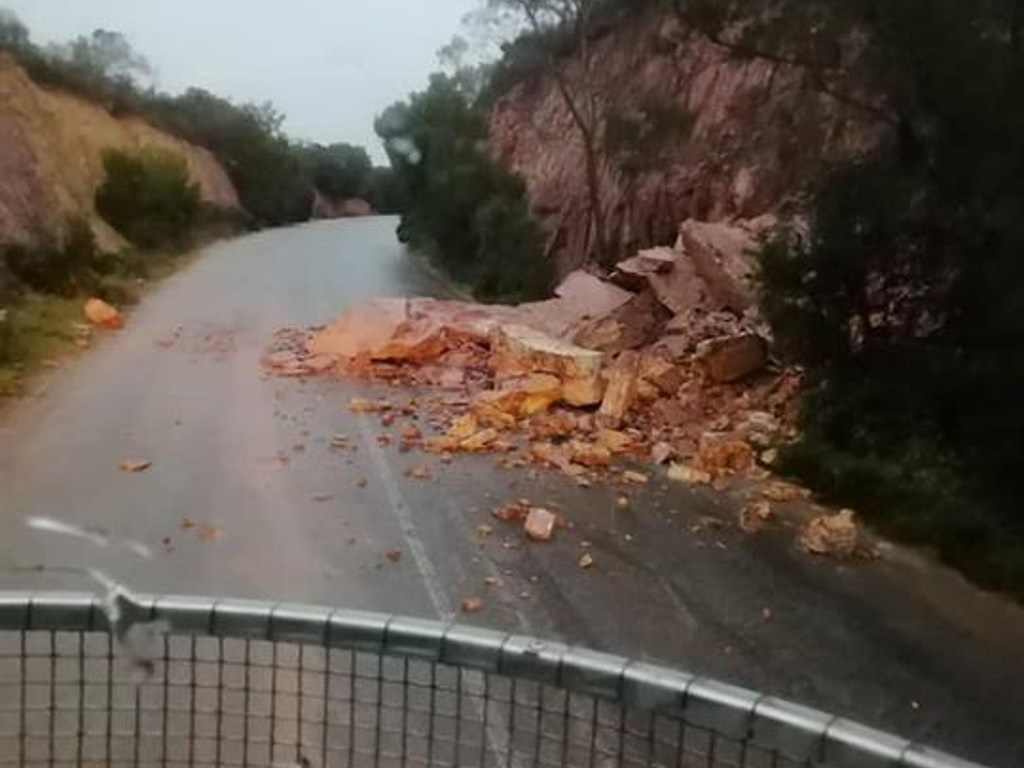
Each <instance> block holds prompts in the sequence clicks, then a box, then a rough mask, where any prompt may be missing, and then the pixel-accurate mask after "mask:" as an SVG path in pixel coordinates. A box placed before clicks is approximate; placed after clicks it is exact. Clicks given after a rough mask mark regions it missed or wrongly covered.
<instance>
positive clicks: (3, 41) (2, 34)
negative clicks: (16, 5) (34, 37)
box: [0, 8, 30, 52]
mask: <svg viewBox="0 0 1024 768" xmlns="http://www.w3.org/2000/svg"><path fill="white" fill-rule="evenodd" d="M29 45H30V42H29V34H28V27H26V26H25V25H24V24H22V23H21V19H19V18H18V17H17V16H16V15H15V14H14V13H13V12H12V11H9V10H7V9H6V8H0V50H5V51H14V52H20V51H24V50H25V49H27V48H28V47H29Z"/></svg>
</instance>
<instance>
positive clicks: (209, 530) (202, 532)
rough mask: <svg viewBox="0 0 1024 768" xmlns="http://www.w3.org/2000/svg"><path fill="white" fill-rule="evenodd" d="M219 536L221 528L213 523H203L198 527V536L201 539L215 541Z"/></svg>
mask: <svg viewBox="0 0 1024 768" xmlns="http://www.w3.org/2000/svg"><path fill="white" fill-rule="evenodd" d="M220 537H221V530H220V528H218V527H217V526H216V525H214V524H213V523H203V526H202V527H201V528H200V529H199V538H200V539H202V540H203V541H216V540H217V539H219V538H220Z"/></svg>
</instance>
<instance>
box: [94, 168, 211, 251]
mask: <svg viewBox="0 0 1024 768" xmlns="http://www.w3.org/2000/svg"><path fill="white" fill-rule="evenodd" d="M103 167H104V170H105V171H106V179H105V180H104V182H103V184H102V185H101V186H100V188H99V190H97V192H96V209H97V210H98V211H99V213H100V215H101V216H102V217H103V218H104V219H106V220H107V222H108V223H109V224H110V225H111V226H112V227H114V229H116V230H117V231H118V232H120V233H121V235H123V236H124V237H125V239H127V240H129V241H130V242H131V243H133V244H134V245H136V246H138V247H140V248H145V249H155V248H161V247H168V246H170V247H175V248H180V247H182V246H184V245H185V243H186V242H187V239H188V237H189V235H190V234H191V232H192V229H193V226H194V225H195V223H196V220H197V217H198V215H199V203H200V197H199V189H198V187H197V186H196V185H195V184H193V183H192V182H191V181H190V179H189V174H188V167H187V166H186V164H185V161H184V160H183V159H182V158H180V157H179V156H177V155H174V154H171V153H168V152H163V151H159V150H154V149H146V150H143V151H141V152H139V153H138V154H135V155H132V154H128V153H127V152H120V151H110V152H107V153H106V154H105V155H104V157H103Z"/></svg>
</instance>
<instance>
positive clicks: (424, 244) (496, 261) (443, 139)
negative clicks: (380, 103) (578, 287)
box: [376, 74, 551, 300]
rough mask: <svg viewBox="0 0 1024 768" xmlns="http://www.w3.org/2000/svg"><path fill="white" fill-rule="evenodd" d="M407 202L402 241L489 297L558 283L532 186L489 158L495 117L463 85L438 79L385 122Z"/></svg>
mask: <svg viewBox="0 0 1024 768" xmlns="http://www.w3.org/2000/svg"><path fill="white" fill-rule="evenodd" d="M376 130H377V134H378V135H379V136H380V137H381V139H382V140H383V142H384V147H385V149H386V151H387V153H388V157H389V159H390V161H391V165H392V168H393V169H394V183H395V185H396V186H397V189H396V190H393V192H392V194H395V195H396V196H397V197H398V199H399V201H400V202H401V204H402V206H403V208H402V222H401V226H400V229H399V231H400V234H401V236H402V237H403V239H405V240H406V241H408V242H409V243H410V244H411V245H412V246H413V247H414V248H417V249H419V250H421V251H423V252H425V253H426V254H427V255H428V256H430V257H431V258H432V259H433V260H434V261H436V262H437V263H438V264H439V265H440V266H441V267H443V268H444V269H445V270H446V271H447V272H448V273H449V274H451V275H452V276H453V277H454V278H455V279H456V280H458V281H460V282H462V283H465V284H467V285H469V286H471V287H472V288H473V289H474V290H475V291H476V293H477V294H478V295H479V296H481V297H482V298H487V299H504V300H512V299H523V298H532V297H537V296H541V295H543V294H544V293H545V292H546V291H547V290H548V289H549V288H550V282H551V265H550V263H549V262H548V261H547V259H546V258H545V257H544V253H543V248H542V237H541V233H540V229H539V227H538V225H537V223H536V222H535V221H534V219H533V218H532V217H531V215H530V212H529V208H528V206H527V204H526V190H525V185H524V184H523V182H522V180H521V179H520V178H518V177H517V176H515V175H514V174H512V173H510V172H509V171H508V170H506V169H505V168H503V167H502V166H501V165H500V164H498V162H497V161H495V160H494V159H493V158H492V157H490V155H489V154H488V153H487V151H486V139H487V117H486V112H484V111H483V110H482V109H481V108H480V107H479V105H478V104H477V103H476V100H475V95H474V94H473V93H472V92H471V91H468V90H467V89H466V83H465V82H464V81H462V80H460V79H459V78H457V77H449V76H447V75H442V74H437V75H434V76H432V77H431V79H430V85H429V87H428V88H427V89H426V90H425V91H424V92H422V93H416V94H413V95H412V96H411V97H410V99H409V101H408V102H400V103H398V104H395V105H393V106H391V107H389V108H388V109H387V110H385V112H384V113H383V114H382V115H381V116H380V117H379V118H378V119H377V122H376Z"/></svg>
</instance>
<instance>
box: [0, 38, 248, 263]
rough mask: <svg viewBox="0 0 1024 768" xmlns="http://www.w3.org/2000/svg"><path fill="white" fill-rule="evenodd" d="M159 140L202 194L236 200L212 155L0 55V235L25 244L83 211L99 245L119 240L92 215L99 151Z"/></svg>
mask: <svg viewBox="0 0 1024 768" xmlns="http://www.w3.org/2000/svg"><path fill="white" fill-rule="evenodd" d="M141 147H159V148H161V149H164V150H168V151H171V152H174V153H175V154H178V155H180V156H181V157H183V158H184V159H185V161H186V162H187V163H188V168H189V172H190V174H191V176H192V179H193V181H194V182H195V183H196V184H198V185H199V189H200V192H201V195H202V198H203V200H204V201H206V202H208V203H212V204H214V205H217V206H219V207H223V208H238V207H239V201H238V195H237V194H236V192H235V189H234V186H233V185H232V184H231V180H230V179H229V178H228V175H227V173H226V172H225V171H224V169H223V168H222V167H221V166H220V165H219V164H218V162H217V160H216V159H215V158H214V156H213V155H212V154H211V153H210V152H209V151H207V150H205V149H202V148H201V147H197V146H194V145H192V144H189V143H187V142H184V141H182V140H180V139H177V138H175V137H173V136H170V135H169V134H166V133H163V132H162V131H159V130H157V129H156V128H154V127H153V126H151V125H149V124H147V123H145V122H143V121H142V120H138V119H135V118H127V117H125V118H119V117H114V116H112V115H111V114H110V113H108V112H106V111H105V110H104V109H102V108H101V107H99V106H97V105H95V104H92V103H90V102H87V101H84V100H82V99H79V98H77V97H74V96H71V95H69V94H66V93H61V92H59V91H53V90H49V89H45V88H41V87H39V86H37V85H36V84H35V83H33V82H32V81H31V80H30V79H29V78H28V76H27V75H26V74H25V72H24V71H23V70H21V69H20V68H19V67H18V66H17V65H16V64H14V62H13V61H11V60H10V59H9V58H6V57H3V56H0V243H25V244H32V243H36V242H39V241H40V240H42V239H43V238H46V237H49V236H52V235H54V234H55V233H57V232H59V231H60V229H61V227H62V226H63V225H64V223H65V221H66V220H67V219H68V217H84V218H86V219H87V220H88V221H89V222H90V223H91V224H92V226H93V230H94V231H95V233H96V236H97V240H98V242H99V244H100V245H101V247H103V248H105V249H115V248H117V247H120V246H122V245H124V240H123V239H122V238H121V237H120V235H118V234H117V233H116V232H115V231H114V230H113V229H111V228H110V227H109V226H108V225H107V224H106V223H105V222H103V220H102V219H101V218H100V217H99V216H98V215H97V213H96V210H95V207H94V205H93V197H94V194H95V191H96V189H97V187H98V186H99V185H100V184H101V183H102V181H103V164H102V157H103V152H104V151H106V150H108V149H121V150H133V149H138V148H141Z"/></svg>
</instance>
